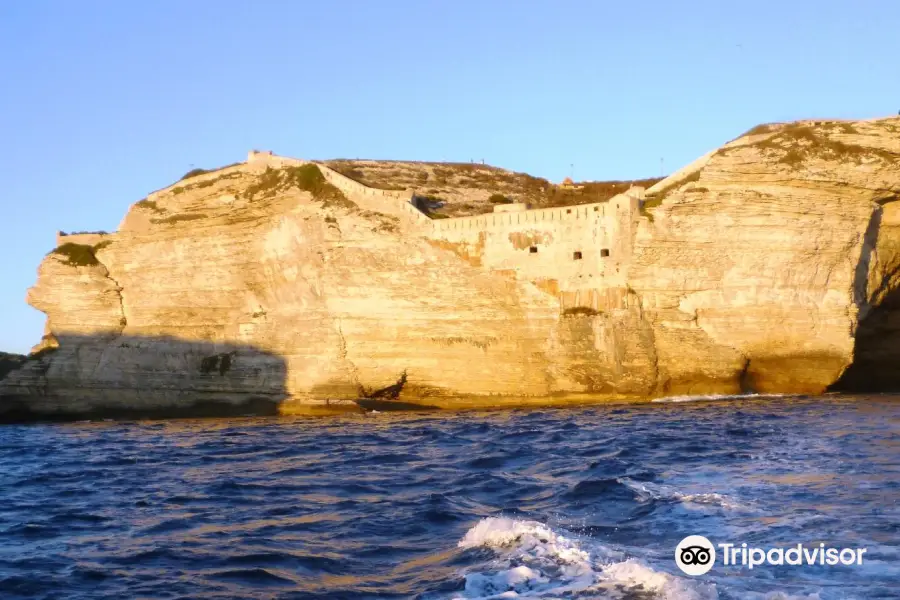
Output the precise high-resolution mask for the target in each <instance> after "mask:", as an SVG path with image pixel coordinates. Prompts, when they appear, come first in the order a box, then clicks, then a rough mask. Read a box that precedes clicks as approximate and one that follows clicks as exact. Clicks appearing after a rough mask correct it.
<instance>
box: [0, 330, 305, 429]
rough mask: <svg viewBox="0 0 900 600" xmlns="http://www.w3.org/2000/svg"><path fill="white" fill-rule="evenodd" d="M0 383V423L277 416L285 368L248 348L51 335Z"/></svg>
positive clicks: (282, 363)
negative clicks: (51, 344)
mask: <svg viewBox="0 0 900 600" xmlns="http://www.w3.org/2000/svg"><path fill="white" fill-rule="evenodd" d="M56 338H57V340H58V342H59V347H58V348H53V349H44V350H42V351H40V352H38V353H34V354H31V355H30V356H29V357H28V358H27V359H25V360H24V362H22V363H21V364H20V365H19V366H18V368H15V369H12V370H10V371H9V372H8V373H6V375H5V376H3V377H0V423H21V422H31V421H72V420H83V419H94V418H105V419H137V418H182V417H188V418H195V417H222V416H246V415H254V416H257V415H259V416H263V415H277V414H278V413H279V410H278V408H279V406H280V405H281V404H282V403H283V402H284V401H285V400H286V399H287V398H288V397H289V396H288V393H287V389H286V381H287V364H286V362H285V360H284V359H283V358H282V357H281V356H278V355H276V354H272V353H270V352H267V351H264V350H261V349H260V348H256V347H254V346H250V345H241V344H232V343H213V342H208V341H198V340H184V339H179V338H175V337H168V336H135V335H124V336H119V335H96V336H91V335H87V336H86V335H71V334H67V335H57V336H56Z"/></svg>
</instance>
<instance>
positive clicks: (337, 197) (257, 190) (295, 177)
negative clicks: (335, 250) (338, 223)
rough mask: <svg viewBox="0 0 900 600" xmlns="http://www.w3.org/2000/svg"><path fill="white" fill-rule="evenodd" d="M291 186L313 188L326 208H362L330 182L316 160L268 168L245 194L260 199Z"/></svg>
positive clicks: (303, 188) (251, 198)
mask: <svg viewBox="0 0 900 600" xmlns="http://www.w3.org/2000/svg"><path fill="white" fill-rule="evenodd" d="M290 188H298V189H301V190H303V191H305V192H309V193H310V194H312V196H313V198H314V199H315V200H317V201H319V202H321V203H322V205H323V206H325V207H326V208H344V209H346V210H351V211H354V210H358V209H359V207H358V206H357V205H356V203H355V202H353V201H351V200H349V199H348V198H347V197H346V196H345V195H344V193H343V192H342V191H341V190H339V189H338V188H336V187H334V186H333V185H331V184H330V183H328V181H327V180H326V179H325V176H324V175H322V171H320V170H319V167H317V166H316V165H314V164H305V165H300V166H298V167H286V168H284V169H272V168H268V169H266V170H265V171H264V172H263V174H262V175H260V176H259V178H258V179H257V180H256V182H255V183H253V184H252V185H250V186H249V187H247V189H246V190H244V194H243V195H244V197H245V198H246V199H248V200H251V201H252V200H260V199H265V198H271V197H274V196H275V195H276V194H277V193H278V192H280V191H283V190H287V189H290Z"/></svg>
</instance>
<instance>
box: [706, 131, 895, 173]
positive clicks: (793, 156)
mask: <svg viewBox="0 0 900 600" xmlns="http://www.w3.org/2000/svg"><path fill="white" fill-rule="evenodd" d="M769 132H771V133H772V135H770V136H768V137H766V138H763V139H761V140H758V141H756V142H754V143H753V144H750V145H749V147H751V148H756V149H758V150H761V151H762V152H763V153H764V154H766V155H769V156H771V157H773V158H775V162H776V163H777V164H782V165H787V166H789V167H792V168H797V167H800V166H801V165H802V164H803V163H805V162H806V161H808V160H811V159H816V158H818V159H822V160H838V161H842V162H852V163H854V164H862V163H863V162H866V161H869V160H881V161H884V162H893V161H897V160H900V154H896V153H894V152H890V151H888V150H885V149H882V148H877V147H872V146H862V145H859V144H853V143H848V142H846V141H843V140H840V139H835V138H834V137H832V136H834V135H844V136H848V135H856V134H859V133H860V132H859V131H858V130H857V128H856V126H854V124H853V123H845V122H840V121H835V122H816V123H805V122H800V123H788V124H783V125H779V124H767V125H758V126H756V127H754V128H753V129H751V130H750V131H748V132H747V133H745V134H744V135H743V136H741V137H745V136H749V135H755V134H762V133H769ZM746 147H748V145H743V146H735V147H730V148H721V149H720V150H719V151H718V152H716V155H719V156H724V155H727V154H728V153H730V152H735V151H739V150H740V149H741V148H746Z"/></svg>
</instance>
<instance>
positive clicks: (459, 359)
mask: <svg viewBox="0 0 900 600" xmlns="http://www.w3.org/2000/svg"><path fill="white" fill-rule="evenodd" d="M320 172H321V173H322V175H319V173H320ZM323 175H324V178H323ZM898 192H900V120H897V119H882V120H875V121H866V122H852V123H851V122H805V123H793V124H787V125H773V126H766V127H762V128H757V129H755V130H753V131H751V132H750V133H748V134H747V135H745V136H742V137H741V138H739V139H737V140H735V141H734V142H731V143H729V144H727V145H726V146H724V147H723V148H721V149H719V150H718V151H715V152H713V153H710V154H708V155H706V156H705V157H703V158H701V159H700V160H698V161H697V162H695V163H694V164H692V165H689V166H688V167H686V168H685V169H682V170H681V171H679V172H678V173H675V174H674V175H672V176H671V177H669V178H667V179H665V180H663V181H661V182H659V183H658V184H656V185H654V186H653V187H652V188H650V189H649V190H647V193H646V194H644V193H643V192H642V190H640V189H635V190H634V191H633V192H629V193H627V194H622V195H620V196H616V197H615V198H613V199H611V200H609V201H608V202H605V203H600V204H594V205H585V206H583V207H573V210H574V212H572V211H570V210H569V209H566V208H559V209H544V210H543V211H524V212H518V213H517V212H515V211H511V212H509V211H507V210H506V209H504V212H503V213H495V214H494V215H485V216H484V217H467V218H460V219H446V220H441V221H432V220H431V219H429V218H428V217H426V216H424V215H423V214H422V213H420V212H419V211H418V210H417V209H416V205H417V197H416V194H415V193H414V191H412V190H409V191H406V192H400V191H390V192H386V191H381V190H374V189H370V188H366V187H365V186H362V185H360V184H358V183H356V182H352V181H350V180H349V179H347V178H345V177H343V176H341V175H339V174H337V173H336V172H333V171H331V170H330V169H328V168H327V167H325V166H324V165H322V166H315V165H311V164H308V163H306V162H305V161H298V160H293V159H283V158H281V157H273V156H267V155H259V154H256V155H251V157H250V160H248V162H247V163H242V164H240V165H235V166H232V167H228V168H225V169H222V170H219V171H215V172H211V173H206V174H203V175H199V176H195V177H191V178H189V179H185V180H183V181H181V182H179V183H178V184H176V185H174V186H171V187H169V188H166V189H164V190H161V191H159V192H156V193H154V194H151V196H150V197H148V199H146V200H144V201H141V202H138V203H137V204H135V205H134V206H132V207H131V209H130V211H129V213H128V215H127V216H126V218H125V219H124V220H123V222H122V224H121V226H120V228H119V231H118V232H116V233H114V234H107V235H101V236H93V237H90V238H85V237H83V236H81V237H80V236H65V237H62V238H61V239H60V242H61V246H60V247H59V248H57V250H55V251H54V252H51V253H50V254H48V255H47V257H46V259H45V260H44V262H43V263H42V264H41V267H40V270H39V274H38V281H37V283H36V285H35V286H34V287H33V288H31V289H30V290H29V293H28V301H29V303H30V304H31V305H32V306H34V307H36V308H38V309H39V310H41V311H43V312H45V313H46V314H47V328H46V335H45V336H44V339H43V340H42V342H41V343H40V344H39V345H38V347H36V350H38V352H36V353H35V354H33V355H32V356H31V357H30V358H29V360H27V361H25V363H24V365H23V366H21V367H20V368H18V369H16V370H13V371H12V372H10V373H9V374H8V375H7V376H6V377H5V378H3V379H2V381H0V395H2V401H0V411H6V412H7V413H9V414H25V413H27V414H38V415H51V416H52V415H63V414H75V413H82V414H83V413H91V412H103V411H110V410H113V409H117V410H133V411H148V412H152V411H158V410H169V409H186V408H189V407H197V406H206V405H215V406H221V407H232V408H233V409H234V411H237V412H240V411H241V410H244V409H245V408H246V407H253V409H254V410H257V409H259V408H260V407H267V408H265V410H266V411H271V412H276V411H278V412H282V413H284V412H292V411H300V410H306V409H308V408H309V407H314V406H323V405H327V406H339V405H342V404H352V403H353V402H354V401H356V400H358V399H360V398H364V397H372V396H376V397H379V396H380V395H379V393H378V392H379V390H390V392H391V394H390V396H391V398H392V399H396V400H399V401H402V402H412V403H418V404H420V405H428V406H476V405H477V406H491V405H497V404H502V403H523V402H549V401H554V399H555V400H556V401H563V400H585V399H604V398H622V397H650V396H658V395H664V394H667V395H670V394H695V393H734V392H740V391H751V390H752V391H760V392H782V393H800V392H821V391H823V390H825V389H828V388H829V387H831V386H835V387H836V388H841V389H861V388H871V389H886V388H890V387H893V386H896V385H897V384H898V383H900V377H898V376H897V375H895V372H894V371H893V367H892V365H894V364H896V360H897V359H898V358H900V337H898V332H900V316H898V313H897V311H896V310H894V308H895V307H897V306H900V292H898V291H897V290H898V288H900V285H898V267H900V208H897V207H898V206H900V205H898V204H897V200H898ZM507 193H508V190H507ZM512 208H515V207H512ZM510 210H511V209H510ZM567 211H568V212H567ZM529 261H530V262H529ZM398 382H399V383H398ZM382 395H383V394H382ZM248 410H249V409H248Z"/></svg>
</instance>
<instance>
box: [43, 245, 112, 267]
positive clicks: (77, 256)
mask: <svg viewBox="0 0 900 600" xmlns="http://www.w3.org/2000/svg"><path fill="white" fill-rule="evenodd" d="M51 254H56V255H58V256H62V257H63V258H64V259H65V264H67V265H69V266H72V267H93V266H96V265H99V264H100V261H98V260H97V257H96V256H95V255H94V247H93V246H88V245H86V244H73V243H71V242H69V243H66V244H63V245H62V246H60V247H58V248H56V249H54V250H53V251H51Z"/></svg>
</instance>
